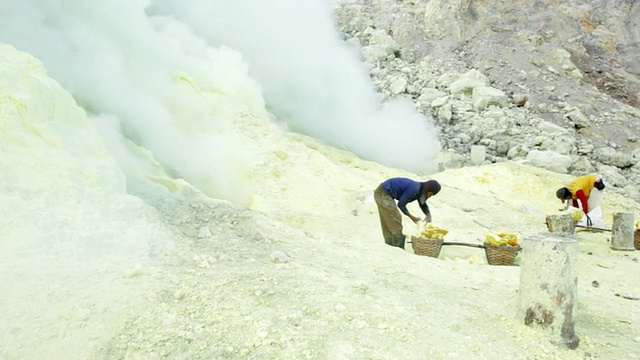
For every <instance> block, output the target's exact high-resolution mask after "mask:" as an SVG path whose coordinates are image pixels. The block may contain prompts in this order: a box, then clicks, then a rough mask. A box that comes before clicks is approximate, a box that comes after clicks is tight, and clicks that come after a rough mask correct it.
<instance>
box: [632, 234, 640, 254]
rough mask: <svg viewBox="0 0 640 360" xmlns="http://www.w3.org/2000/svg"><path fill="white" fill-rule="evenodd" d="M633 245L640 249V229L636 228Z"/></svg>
mask: <svg viewBox="0 0 640 360" xmlns="http://www.w3.org/2000/svg"><path fill="white" fill-rule="evenodd" d="M633 246H634V247H635V248H636V250H640V229H636V231H635V232H634V233H633Z"/></svg>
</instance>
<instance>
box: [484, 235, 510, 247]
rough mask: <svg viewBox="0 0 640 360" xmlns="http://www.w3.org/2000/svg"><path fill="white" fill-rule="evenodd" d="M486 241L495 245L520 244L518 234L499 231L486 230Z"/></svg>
mask: <svg viewBox="0 0 640 360" xmlns="http://www.w3.org/2000/svg"><path fill="white" fill-rule="evenodd" d="M485 241H486V242H487V243H489V244H491V245H495V246H505V245H511V246H516V245H518V235H516V234H512V233H507V232H499V233H490V232H485Z"/></svg>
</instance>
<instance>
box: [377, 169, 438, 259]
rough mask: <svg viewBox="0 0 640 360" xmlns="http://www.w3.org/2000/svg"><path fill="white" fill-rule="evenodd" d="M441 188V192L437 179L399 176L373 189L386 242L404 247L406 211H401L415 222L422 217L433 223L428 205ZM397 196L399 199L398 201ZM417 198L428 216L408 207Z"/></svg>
mask: <svg viewBox="0 0 640 360" xmlns="http://www.w3.org/2000/svg"><path fill="white" fill-rule="evenodd" d="M438 192H440V183H438V182H437V181H435V180H429V181H425V182H418V181H414V180H411V179H407V178H403V177H396V178H391V179H388V180H386V181H384V182H383V183H382V184H380V186H378V188H377V189H376V190H375V191H374V192H373V197H374V199H375V200H376V204H377V205H378V213H379V214H380V225H381V226H382V236H383V237H384V242H385V243H387V245H391V246H397V247H399V248H402V249H404V240H405V236H404V235H403V234H402V215H401V214H400V211H402V213H403V214H405V215H406V216H407V217H409V218H410V219H411V221H413V222H414V223H418V221H420V220H424V221H425V222H427V223H429V222H431V212H430V211H429V206H428V205H427V199H428V198H430V197H432V196H434V195H436V194H437V193H438ZM396 200H397V201H398V203H397V204H396ZM416 200H417V201H418V205H420V209H422V212H423V213H424V215H425V218H424V219H421V218H419V217H417V216H414V215H413V214H411V213H410V212H409V210H407V204H408V203H410V202H412V201H416ZM398 209H400V211H398Z"/></svg>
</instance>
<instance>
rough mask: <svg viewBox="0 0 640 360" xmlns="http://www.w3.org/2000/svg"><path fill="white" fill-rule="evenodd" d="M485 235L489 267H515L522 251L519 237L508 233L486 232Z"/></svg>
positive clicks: (485, 249)
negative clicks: (514, 263)
mask: <svg viewBox="0 0 640 360" xmlns="http://www.w3.org/2000/svg"><path fill="white" fill-rule="evenodd" d="M485 235H486V239H485V242H484V251H485V253H486V255H487V262H488V263H489V265H513V261H514V260H515V259H516V256H518V251H520V246H519V245H518V235H516V234H511V233H506V232H501V233H497V234H494V233H490V232H485Z"/></svg>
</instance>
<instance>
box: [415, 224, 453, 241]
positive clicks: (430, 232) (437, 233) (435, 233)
mask: <svg viewBox="0 0 640 360" xmlns="http://www.w3.org/2000/svg"><path fill="white" fill-rule="evenodd" d="M448 232H449V230H447V229H443V228H439V227H437V226H435V225H433V224H432V223H429V224H427V225H425V227H424V229H422V232H421V233H420V237H421V238H424V239H444V236H445V235H447V233H448Z"/></svg>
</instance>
